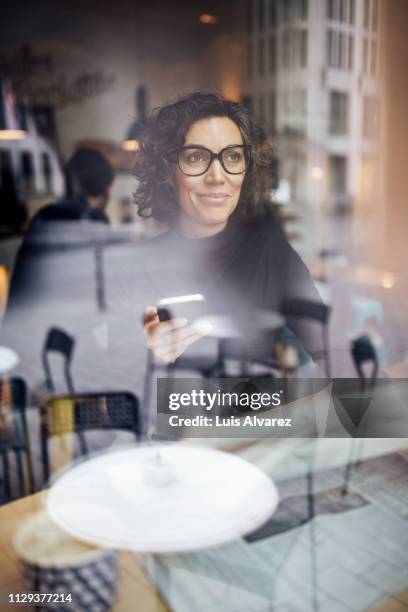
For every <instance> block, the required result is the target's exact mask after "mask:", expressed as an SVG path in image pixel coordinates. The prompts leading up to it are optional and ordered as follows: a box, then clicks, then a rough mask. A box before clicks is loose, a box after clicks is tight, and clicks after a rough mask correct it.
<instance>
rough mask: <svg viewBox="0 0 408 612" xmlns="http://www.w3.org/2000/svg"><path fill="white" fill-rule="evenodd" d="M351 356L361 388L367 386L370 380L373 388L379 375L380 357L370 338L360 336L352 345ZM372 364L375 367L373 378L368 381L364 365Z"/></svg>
mask: <svg viewBox="0 0 408 612" xmlns="http://www.w3.org/2000/svg"><path fill="white" fill-rule="evenodd" d="M351 356H352V358H353V362H354V366H355V368H356V370H357V374H358V376H359V378H360V383H361V386H362V387H363V388H364V387H366V385H367V382H368V380H369V381H370V384H371V386H374V384H375V381H376V379H377V375H378V367H379V366H378V356H377V353H376V350H375V348H374V345H373V343H372V342H371V339H370V338H369V336H360V337H359V338H356V339H355V340H353V342H352V343H351ZM366 362H371V363H372V365H373V369H372V373H371V377H370V378H369V379H367V377H366V375H365V373H364V367H363V366H364V364H365V363H366Z"/></svg>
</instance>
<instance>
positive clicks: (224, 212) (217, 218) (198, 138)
mask: <svg viewBox="0 0 408 612" xmlns="http://www.w3.org/2000/svg"><path fill="white" fill-rule="evenodd" d="M242 144H244V143H243V139H242V135H241V132H240V131H239V129H238V126H237V125H236V124H235V123H234V122H233V121H232V120H231V119H229V118H228V117H209V118H208V119H200V120H199V121H196V122H195V123H193V125H192V126H191V127H190V129H189V130H188V132H187V134H186V138H185V143H184V145H185V146H191V145H200V146H202V147H206V148H207V149H210V151H212V152H213V153H219V152H220V151H221V150H222V149H224V148H225V147H229V146H231V145H242ZM244 177H245V174H244V173H243V174H229V173H228V172H226V171H225V170H224V168H223V167H222V166H221V163H220V161H219V160H218V159H214V160H213V161H212V164H211V166H210V167H209V169H208V170H207V172H205V174H202V175H201V176H187V175H185V174H183V173H182V172H181V170H180V168H179V167H178V166H177V167H176V171H175V180H176V183H177V187H178V200H179V206H180V216H179V221H180V226H181V229H182V231H183V233H184V234H185V235H186V236H189V237H193V238H204V237H205V236H212V235H214V234H217V233H218V232H220V231H222V230H223V229H224V227H225V226H226V224H227V221H228V218H229V217H230V215H231V214H232V213H233V211H234V210H235V208H236V207H237V205H238V201H239V196H240V193H241V187H242V183H243V181H244Z"/></svg>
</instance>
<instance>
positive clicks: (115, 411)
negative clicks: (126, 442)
mask: <svg viewBox="0 0 408 612" xmlns="http://www.w3.org/2000/svg"><path fill="white" fill-rule="evenodd" d="M109 429H110V430H127V431H130V432H132V433H133V434H134V435H135V437H136V439H137V440H138V439H139V438H140V435H141V427H140V415H139V401H138V399H137V397H136V396H135V395H133V394H132V393H129V392H127V391H125V392H106V393H104V392H101V393H77V394H70V395H59V396H55V397H53V398H51V399H50V400H48V401H47V402H46V403H45V404H44V405H43V406H42V407H41V432H40V433H41V454H42V462H43V470H44V479H45V481H48V480H49V477H50V458H49V447H48V441H49V438H51V437H53V436H61V435H63V434H67V433H74V434H77V435H78V440H79V444H80V452H81V454H82V455H85V456H86V455H88V448H87V444H86V440H85V432H86V431H90V430H109Z"/></svg>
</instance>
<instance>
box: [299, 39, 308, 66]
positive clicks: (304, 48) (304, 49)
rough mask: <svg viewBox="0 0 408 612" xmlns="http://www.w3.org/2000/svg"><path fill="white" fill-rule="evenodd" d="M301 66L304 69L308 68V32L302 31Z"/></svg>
mask: <svg viewBox="0 0 408 612" xmlns="http://www.w3.org/2000/svg"><path fill="white" fill-rule="evenodd" d="M300 64H301V66H302V67H303V68H305V67H306V66H307V30H302V31H301V46H300Z"/></svg>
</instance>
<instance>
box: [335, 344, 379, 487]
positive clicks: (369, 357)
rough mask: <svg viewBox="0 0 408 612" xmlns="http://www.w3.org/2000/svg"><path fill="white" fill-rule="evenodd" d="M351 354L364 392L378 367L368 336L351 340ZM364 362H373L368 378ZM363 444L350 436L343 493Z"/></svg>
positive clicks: (372, 384)
mask: <svg viewBox="0 0 408 612" xmlns="http://www.w3.org/2000/svg"><path fill="white" fill-rule="evenodd" d="M351 356H352V358H353V362H354V366H355V368H356V370H357V374H358V376H359V379H360V389H361V392H363V393H364V391H366V390H368V389H369V387H371V388H373V387H374V385H375V383H376V380H377V374H378V368H379V365H378V356H377V353H376V350H375V348H374V345H373V343H372V341H371V339H370V338H369V336H360V337H359V338H356V339H355V340H353V342H352V343H351ZM366 362H372V364H373V369H372V373H371V376H370V378H367V377H366V375H365V373H364V367H363V366H364V364H365V363H366ZM368 383H369V384H368ZM363 445H364V438H352V441H351V447H350V455H349V458H348V461H347V464H346V467H345V474H344V484H343V489H342V494H343V495H347V494H348V492H349V486H350V482H351V478H352V473H353V470H354V469H356V468H358V467H359V466H360V463H361V459H360V458H361V455H362V452H363Z"/></svg>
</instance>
